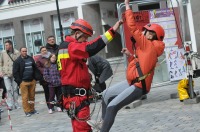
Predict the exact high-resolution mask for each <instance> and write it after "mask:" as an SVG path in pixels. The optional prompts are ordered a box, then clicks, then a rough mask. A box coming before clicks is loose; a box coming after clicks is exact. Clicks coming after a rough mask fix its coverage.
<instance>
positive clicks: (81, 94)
mask: <svg viewBox="0 0 200 132" xmlns="http://www.w3.org/2000/svg"><path fill="white" fill-rule="evenodd" d="M76 90H78V94H76V95H79V96H85V95H86V90H85V89H84V88H76Z"/></svg>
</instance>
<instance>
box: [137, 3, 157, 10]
mask: <svg viewBox="0 0 200 132" xmlns="http://www.w3.org/2000/svg"><path fill="white" fill-rule="evenodd" d="M138 9H139V11H141V10H154V9H160V4H159V3H154V4H148V5H139V6H138Z"/></svg>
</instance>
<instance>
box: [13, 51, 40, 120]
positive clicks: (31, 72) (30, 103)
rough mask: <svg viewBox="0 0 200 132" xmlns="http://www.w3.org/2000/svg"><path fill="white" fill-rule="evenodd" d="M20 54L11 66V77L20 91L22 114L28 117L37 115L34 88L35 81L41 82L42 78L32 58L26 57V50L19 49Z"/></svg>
mask: <svg viewBox="0 0 200 132" xmlns="http://www.w3.org/2000/svg"><path fill="white" fill-rule="evenodd" d="M20 53H21V55H20V56H19V57H18V58H17V59H16V60H15V62H14V65H13V75H14V78H15V81H16V82H17V84H18V85H19V86H20V89H21V96H22V105H23V109H24V112H25V114H26V116H27V117H29V116H31V115H32V114H38V112H37V111H36V110H35V108H34V101H35V86H36V80H40V81H41V80H42V79H43V78H42V75H41V74H40V71H39V70H38V68H37V66H36V64H35V61H34V60H33V58H32V57H31V56H28V55H27V48H25V47H23V48H20Z"/></svg>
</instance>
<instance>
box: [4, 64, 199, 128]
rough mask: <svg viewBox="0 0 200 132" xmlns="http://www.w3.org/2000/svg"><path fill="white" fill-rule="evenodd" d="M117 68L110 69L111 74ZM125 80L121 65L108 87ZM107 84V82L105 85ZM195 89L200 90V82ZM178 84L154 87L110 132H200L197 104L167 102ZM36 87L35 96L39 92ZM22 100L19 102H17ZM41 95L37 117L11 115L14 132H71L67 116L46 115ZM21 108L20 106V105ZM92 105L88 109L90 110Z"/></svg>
mask: <svg viewBox="0 0 200 132" xmlns="http://www.w3.org/2000/svg"><path fill="white" fill-rule="evenodd" d="M115 67H116V65H113V71H114V70H115ZM124 79H125V72H124V70H123V64H120V66H119V68H118V69H117V72H116V74H115V75H114V77H113V81H112V83H111V85H114V84H116V83H117V82H119V81H122V80H124ZM109 82H110V81H109V80H108V81H107V84H108V83H109ZM195 87H196V89H197V90H199V88H200V81H199V79H196V80H195ZM176 88H177V84H176V83H175V84H172V85H165V86H157V87H155V86H154V87H153V88H152V90H151V92H150V94H148V97H147V100H143V102H142V103H143V104H142V105H141V106H139V107H136V108H134V109H122V110H120V111H119V113H118V115H117V116H116V120H115V123H114V125H113V127H112V129H111V132H200V104H188V105H184V104H183V103H181V102H180V101H179V100H178V99H170V94H172V93H175V92H176V91H177V90H176ZM41 90H42V89H41V87H40V86H37V92H38V91H41ZM20 100H21V98H20ZM43 101H44V94H43V93H40V94H39V93H38V94H36V110H38V111H39V112H40V113H39V114H38V115H33V116H31V117H26V116H25V114H24V112H23V110H22V109H18V110H13V111H11V112H10V114H11V121H12V126H13V131H14V132H35V131H37V132H71V131H72V128H71V124H70V119H69V117H68V116H67V114H66V113H62V112H55V113H54V114H51V115H50V114H48V110H47V107H46V105H45V104H43V103H42V102H43ZM20 104H21V103H20ZM93 105H94V104H92V105H91V109H92V108H93ZM99 107H100V101H98V103H97V107H96V109H95V114H94V115H93V117H92V118H93V119H96V118H97V113H98V111H99ZM3 108H4V112H3V113H2V120H1V122H0V131H1V132H9V131H10V125H9V120H8V115H7V111H6V108H5V107H3Z"/></svg>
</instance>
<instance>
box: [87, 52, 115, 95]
mask: <svg viewBox="0 0 200 132" xmlns="http://www.w3.org/2000/svg"><path fill="white" fill-rule="evenodd" d="M88 68H89V69H90V71H91V72H92V73H93V74H94V76H95V81H96V82H95V85H94V89H95V90H96V91H97V92H99V93H101V92H103V91H104V90H105V89H106V83H105V81H106V80H107V79H108V78H110V77H111V76H112V75H113V71H112V68H111V66H110V63H109V62H108V61H107V60H106V59H104V58H102V57H100V56H98V55H95V56H92V57H90V58H88Z"/></svg>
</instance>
